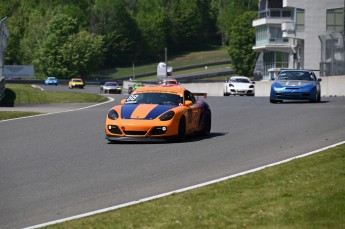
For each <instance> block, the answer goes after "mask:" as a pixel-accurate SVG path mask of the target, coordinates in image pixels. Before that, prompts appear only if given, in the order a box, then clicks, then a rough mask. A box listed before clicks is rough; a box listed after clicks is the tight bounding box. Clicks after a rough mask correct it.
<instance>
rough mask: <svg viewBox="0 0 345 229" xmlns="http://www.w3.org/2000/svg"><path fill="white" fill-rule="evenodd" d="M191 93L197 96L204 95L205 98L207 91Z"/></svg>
mask: <svg viewBox="0 0 345 229" xmlns="http://www.w3.org/2000/svg"><path fill="white" fill-rule="evenodd" d="M192 95H194V96H196V97H198V96H202V97H204V98H205V99H207V93H204V92H194V93H192Z"/></svg>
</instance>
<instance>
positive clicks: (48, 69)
mask: <svg viewBox="0 0 345 229" xmlns="http://www.w3.org/2000/svg"><path fill="white" fill-rule="evenodd" d="M77 32H78V25H77V23H76V20H74V19H73V18H70V17H68V16H67V15H65V14H59V15H57V16H55V17H53V18H52V19H51V20H50V21H49V22H48V25H47V29H46V38H45V40H44V41H43V44H42V48H41V49H40V54H39V55H40V58H39V60H38V64H39V69H40V70H42V72H43V73H44V74H45V75H55V76H58V77H62V78H66V77H68V72H67V71H66V68H65V66H64V60H63V56H62V53H61V49H62V47H63V45H64V44H65V42H66V41H67V40H68V37H69V36H70V35H73V34H75V33H77Z"/></svg>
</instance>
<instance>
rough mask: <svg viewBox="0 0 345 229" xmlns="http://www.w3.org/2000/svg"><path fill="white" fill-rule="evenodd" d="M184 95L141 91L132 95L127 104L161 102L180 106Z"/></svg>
mask: <svg viewBox="0 0 345 229" xmlns="http://www.w3.org/2000/svg"><path fill="white" fill-rule="evenodd" d="M180 103H182V97H180V96H179V95H175V94H168V93H141V94H132V95H130V96H129V97H128V98H127V100H126V103H125V104H161V105H174V106H178V105H179V104H180Z"/></svg>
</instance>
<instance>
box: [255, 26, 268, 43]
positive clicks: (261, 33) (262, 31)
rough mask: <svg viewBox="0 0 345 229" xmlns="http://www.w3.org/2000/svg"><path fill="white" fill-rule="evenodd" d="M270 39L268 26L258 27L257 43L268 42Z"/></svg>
mask: <svg viewBox="0 0 345 229" xmlns="http://www.w3.org/2000/svg"><path fill="white" fill-rule="evenodd" d="M267 40H268V33H267V26H259V27H257V28H256V44H257V45H258V44H266V43H267Z"/></svg>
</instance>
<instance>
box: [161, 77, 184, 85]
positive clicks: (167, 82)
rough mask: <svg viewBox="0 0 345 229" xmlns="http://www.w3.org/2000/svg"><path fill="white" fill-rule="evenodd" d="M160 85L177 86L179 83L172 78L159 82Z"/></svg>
mask: <svg viewBox="0 0 345 229" xmlns="http://www.w3.org/2000/svg"><path fill="white" fill-rule="evenodd" d="M159 84H160V85H166V86H179V85H180V83H179V82H178V81H177V80H176V79H172V78H166V79H163V80H162V82H159Z"/></svg>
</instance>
